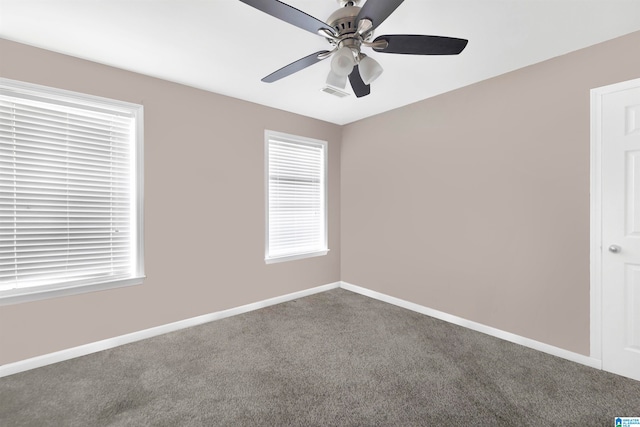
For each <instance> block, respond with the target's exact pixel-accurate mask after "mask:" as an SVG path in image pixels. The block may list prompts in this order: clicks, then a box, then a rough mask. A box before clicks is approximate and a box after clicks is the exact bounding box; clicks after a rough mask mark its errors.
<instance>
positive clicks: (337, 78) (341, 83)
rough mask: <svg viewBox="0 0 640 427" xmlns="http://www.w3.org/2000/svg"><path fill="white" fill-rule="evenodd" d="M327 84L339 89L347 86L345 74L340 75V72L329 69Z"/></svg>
mask: <svg viewBox="0 0 640 427" xmlns="http://www.w3.org/2000/svg"><path fill="white" fill-rule="evenodd" d="M327 84H328V85H329V86H333V87H337V88H340V89H344V88H346V87H347V75H346V74H345V75H344V76H341V75H340V74H336V73H334V72H333V70H331V71H329V75H328V76H327Z"/></svg>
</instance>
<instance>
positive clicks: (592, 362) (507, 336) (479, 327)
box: [340, 282, 602, 369]
mask: <svg viewBox="0 0 640 427" xmlns="http://www.w3.org/2000/svg"><path fill="white" fill-rule="evenodd" d="M340 287H341V288H342V289H346V290H348V291H351V292H355V293H358V294H361V295H365V296H367V297H370V298H374V299H377V300H380V301H383V302H386V303H389V304H393V305H397V306H398V307H402V308H406V309H408V310H411V311H415V312H417V313H420V314H425V315H427V316H431V317H435V318H436V319H440V320H444V321H445V322H449V323H453V324H455V325H459V326H463V327H465V328H469V329H472V330H474V331H478V332H482V333H483V334H487V335H491V336H493V337H496V338H500V339H503V340H505V341H510V342H512V343H515V344H520V345H523V346H525V347H529V348H532V349H534V350H538V351H541V352H543V353H548V354H551V355H553V356H557V357H561V358H563V359H567V360H570V361H572V362H576V363H580V364H582V365H586V366H590V367H592V368H596V369H602V361H601V360H598V359H595V358H593V357H589V356H585V355H583V354H579V353H574V352H572V351H569V350H565V349H562V348H559V347H555V346H552V345H549V344H545V343H543V342H540V341H535V340H532V339H530V338H525V337H522V336H520V335H516V334H512V333H510V332H505V331H503V330H501V329H496V328H492V327H491V326H487V325H483V324H481V323H476V322H473V321H471V320H467V319H463V318H462V317H458V316H454V315H452V314H448V313H445V312H442V311H438V310H434V309H432V308H429V307H425V306H422V305H418V304H414V303H412V302H409V301H405V300H402V299H400V298H396V297H392V296H389V295H386V294H383V293H380V292H376V291H372V290H370V289H366V288H362V287H360V286H356V285H352V284H351V283H347V282H340Z"/></svg>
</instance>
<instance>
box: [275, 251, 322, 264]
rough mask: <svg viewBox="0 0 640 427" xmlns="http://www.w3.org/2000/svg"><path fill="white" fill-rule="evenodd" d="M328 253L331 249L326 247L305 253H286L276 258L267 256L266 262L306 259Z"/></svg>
mask: <svg viewBox="0 0 640 427" xmlns="http://www.w3.org/2000/svg"><path fill="white" fill-rule="evenodd" d="M327 253H329V249H324V250H322V251H316V252H307V253H304V254H295V255H286V256H281V257H276V258H265V259H264V262H265V263H266V264H275V263H278V262H285V261H295V260H297V259H304V258H311V257H316V256H323V255H326V254H327Z"/></svg>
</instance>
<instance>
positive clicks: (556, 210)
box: [341, 32, 640, 355]
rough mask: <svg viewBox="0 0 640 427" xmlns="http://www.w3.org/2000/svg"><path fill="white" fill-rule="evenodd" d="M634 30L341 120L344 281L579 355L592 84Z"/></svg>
mask: <svg viewBox="0 0 640 427" xmlns="http://www.w3.org/2000/svg"><path fill="white" fill-rule="evenodd" d="M638 46H640V32H637V33H633V34H631V35H628V36H625V37H622V38H619V39H615V40H612V41H609V42H606V43H602V44H599V45H596V46H592V47H590V48H587V49H584V50H580V51H577V52H573V53H571V54H568V55H565V56H561V57H558V58H554V59H552V60H549V61H546V62H543V63H540V64H536V65H533V66H530V67H527V68H523V69H520V70H517V71H514V72H511V73H508V74H504V75H502V76H499V77H496V78H493V79H490V80H486V81H483V82H480V83H477V84H474V85H471V86H468V87H465V88H462V89H459V90H456V91H454V92H450V93H446V94H443V95H441V96H438V97H435V98H431V99H427V100H425V101H422V102H419V103H416V104H413V105H410V106H407V107H404V108H400V109H397V110H394V111H391V112H388V113H384V114H381V115H379V116H376V117H371V118H369V119H365V120H362V121H359V122H356V123H353V124H351V125H347V126H346V127H344V129H343V137H342V158H341V161H342V230H343V231H342V274H341V278H342V280H344V281H346V282H349V283H352V284H355V285H359V286H363V287H366V288H369V289H373V290H376V291H379V292H382V293H385V294H389V295H392V296H395V297H398V298H402V299H405V300H409V301H411V302H413V303H417V304H420V305H424V306H427V307H431V308H434V309H437V310H441V311H444V312H447V313H450V314H453V315H456V316H460V317H463V318H466V319H469V320H473V321H476V322H479V323H482V324H485V325H489V326H493V327H495V328H499V329H502V330H505V331H508V332H512V333H515V334H518V335H522V336H525V337H528V338H531V339H534V340H538V341H542V342H544V343H548V344H551V345H555V346H558V347H561V348H564V349H567V350H571V351H574V352H578V353H581V354H585V355H588V354H589V309H590V308H589V301H590V300H589V144H590V130H589V129H590V128H589V126H590V124H589V123H590V120H589V117H590V98H589V96H590V95H589V90H590V89H591V88H595V87H599V86H603V85H607V84H611V83H615V82H619V81H624V80H629V79H632V78H637V77H640V55H637V54H635V52H637V50H638Z"/></svg>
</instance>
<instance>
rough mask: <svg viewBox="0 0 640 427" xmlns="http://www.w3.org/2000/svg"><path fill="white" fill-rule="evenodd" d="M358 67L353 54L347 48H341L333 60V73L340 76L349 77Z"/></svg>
mask: <svg viewBox="0 0 640 427" xmlns="http://www.w3.org/2000/svg"><path fill="white" fill-rule="evenodd" d="M354 65H356V60H355V58H354V57H353V52H351V49H349V48H348V47H346V46H343V47H341V48H340V49H338V51H337V52H336V53H335V54H334V55H333V58H332V59H331V71H333V72H334V73H335V74H337V75H339V76H348V75H349V74H351V71H352V70H353V66H354Z"/></svg>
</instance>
